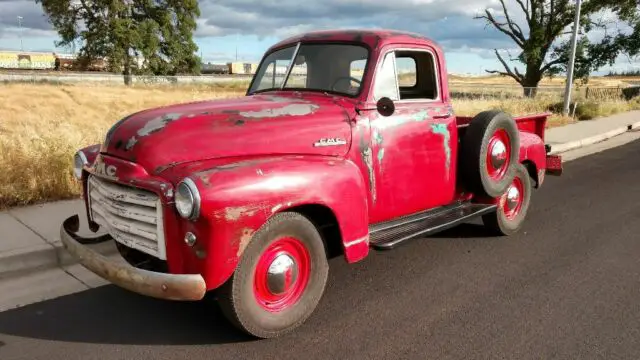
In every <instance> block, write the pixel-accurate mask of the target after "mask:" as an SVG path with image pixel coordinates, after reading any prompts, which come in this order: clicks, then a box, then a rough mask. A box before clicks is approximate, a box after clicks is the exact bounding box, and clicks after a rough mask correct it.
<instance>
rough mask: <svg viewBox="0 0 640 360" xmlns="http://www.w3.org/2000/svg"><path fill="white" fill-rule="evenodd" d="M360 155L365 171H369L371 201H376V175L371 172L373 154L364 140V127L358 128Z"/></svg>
mask: <svg viewBox="0 0 640 360" xmlns="http://www.w3.org/2000/svg"><path fill="white" fill-rule="evenodd" d="M359 150H360V155H361V157H362V161H363V162H364V164H365V165H366V166H367V172H368V173H369V190H370V191H371V197H372V199H373V202H374V203H375V202H376V199H377V197H376V176H375V174H374V172H373V156H372V151H371V147H370V146H369V144H367V142H366V141H365V136H364V127H361V128H360V144H359Z"/></svg>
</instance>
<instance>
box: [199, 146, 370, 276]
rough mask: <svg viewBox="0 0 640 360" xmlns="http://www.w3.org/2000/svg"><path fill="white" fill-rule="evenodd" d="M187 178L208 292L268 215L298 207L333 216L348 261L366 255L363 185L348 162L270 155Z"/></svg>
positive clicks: (231, 268) (232, 266)
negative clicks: (194, 194)
mask: <svg viewBox="0 0 640 360" xmlns="http://www.w3.org/2000/svg"><path fill="white" fill-rule="evenodd" d="M189 177H190V178H191V179H192V180H193V181H194V182H195V183H196V186H197V187H198V189H199V191H200V196H201V211H200V214H201V217H200V219H198V220H197V222H196V223H195V224H194V227H195V226H196V225H198V224H199V225H200V229H204V230H205V232H206V233H207V234H206V237H207V245H206V247H207V249H206V253H207V257H208V258H207V260H206V268H205V269H203V270H204V271H205V272H206V275H205V278H206V280H207V286H208V287H209V288H214V287H217V286H219V285H220V284H222V283H223V282H224V281H226V280H227V279H228V277H229V276H230V275H231V274H232V273H233V271H234V270H235V268H236V265H237V263H238V260H239V258H240V256H241V255H242V253H243V251H244V249H245V248H246V246H247V244H248V243H249V242H250V241H251V238H252V235H253V234H254V233H255V232H256V231H258V230H259V229H260V227H261V226H262V225H263V224H264V223H265V222H266V221H267V220H268V219H269V218H270V217H272V216H273V215H274V214H276V213H278V212H282V211H286V210H289V209H295V208H296V207H298V206H302V205H320V206H323V207H326V208H328V209H330V210H331V211H332V212H333V214H334V215H335V217H336V219H337V222H338V226H339V229H340V234H341V241H342V245H343V249H344V253H345V257H346V259H347V261H349V262H355V261H358V260H361V259H362V258H364V257H365V256H366V255H367V254H368V251H369V246H368V208H367V206H368V204H367V193H366V189H367V187H366V184H365V182H364V179H363V178H362V175H361V173H360V171H359V169H358V167H357V166H356V165H355V164H354V163H352V162H351V161H348V160H343V159H336V158H330V157H324V156H308V157H307V156H285V157H273V158H265V159H258V160H255V159H253V160H245V161H240V162H236V163H232V164H227V165H221V166H216V167H213V168H209V169H198V170H197V171H195V172H193V173H191V174H190V175H189ZM193 230H198V229H193Z"/></svg>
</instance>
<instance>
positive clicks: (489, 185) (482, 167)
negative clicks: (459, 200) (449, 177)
mask: <svg viewBox="0 0 640 360" xmlns="http://www.w3.org/2000/svg"><path fill="white" fill-rule="evenodd" d="M499 132H500V133H503V134H506V136H507V137H508V144H505V145H508V149H510V150H511V151H510V152H509V153H508V156H507V159H506V160H507V161H506V162H505V164H504V168H503V169H504V171H503V173H502V174H499V175H500V176H499V177H498V178H497V179H492V177H491V176H490V174H489V165H490V164H488V162H487V154H488V152H489V146H490V144H491V143H492V141H491V140H492V137H493V136H494V135H496V134H498V133H499ZM519 152H520V137H519V132H518V127H517V125H516V122H515V121H514V120H513V118H512V117H511V116H509V115H508V114H506V113H504V112H502V111H497V110H491V111H484V112H481V113H479V114H478V115H476V116H475V117H474V118H473V120H472V121H471V123H470V124H469V126H468V127H467V129H466V131H465V134H464V137H463V139H462V142H461V144H460V172H461V175H462V180H463V181H464V184H465V186H466V187H467V189H468V190H470V191H472V192H474V193H475V194H477V195H482V196H488V197H492V198H495V197H498V196H500V195H502V194H503V193H504V192H505V190H506V189H507V187H508V186H509V185H510V184H511V182H512V181H513V177H514V176H515V166H516V165H517V164H518V160H519V155H520V154H519Z"/></svg>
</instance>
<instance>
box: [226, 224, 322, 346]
mask: <svg viewBox="0 0 640 360" xmlns="http://www.w3.org/2000/svg"><path fill="white" fill-rule="evenodd" d="M328 271H329V265H328V262H327V255H326V250H325V245H324V242H323V241H322V237H321V236H320V233H319V232H318V231H317V229H316V228H315V226H314V225H313V224H312V223H311V222H310V221H309V220H308V219H307V218H305V217H304V216H302V215H301V214H298V213H280V214H277V215H275V216H274V217H273V218H272V219H270V220H269V221H268V222H267V223H266V224H265V225H264V226H263V227H262V228H261V229H260V230H258V231H257V232H256V234H255V235H254V236H253V238H252V240H251V242H250V243H249V245H248V246H247V248H246V249H245V251H244V253H243V254H242V257H241V259H240V261H239V263H238V267H237V269H236V271H235V273H234V274H233V276H232V277H231V278H230V279H229V280H228V281H227V282H226V283H225V284H224V285H223V286H222V287H221V289H220V294H219V295H220V296H219V300H218V301H219V303H220V307H221V309H222V311H223V313H224V314H225V316H226V317H227V318H228V319H229V320H230V321H231V322H232V323H233V324H234V325H235V326H236V327H238V328H239V329H241V330H243V331H245V332H247V333H249V334H251V335H253V336H256V337H260V338H272V337H277V336H280V335H283V334H285V333H288V332H290V331H292V330H294V329H295V328H297V327H298V326H300V325H302V323H303V322H304V321H305V320H306V319H307V318H308V317H309V316H310V315H311V314H312V313H313V311H314V310H315V308H316V306H317V305H318V303H319V301H320V298H321V297H322V294H323V293H324V289H325V286H326V282H327V277H328Z"/></svg>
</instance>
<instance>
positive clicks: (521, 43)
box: [475, 10, 524, 48]
mask: <svg viewBox="0 0 640 360" xmlns="http://www.w3.org/2000/svg"><path fill="white" fill-rule="evenodd" d="M485 14H486V15H480V16H476V17H475V19H487V21H489V22H490V23H491V24H492V25H493V26H494V27H495V28H496V29H498V30H499V31H500V32H502V33H504V34H505V35H507V36H509V37H510V38H511V39H512V40H513V41H515V43H516V44H518V46H520V47H521V48H522V47H524V41H523V40H521V39H520V38H518V36H516V35H515V34H514V33H513V32H512V31H509V30H507V29H505V28H504V26H505V25H506V23H500V22H498V21H497V20H496V19H495V18H494V17H493V15H491V13H490V12H489V10H485Z"/></svg>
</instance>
